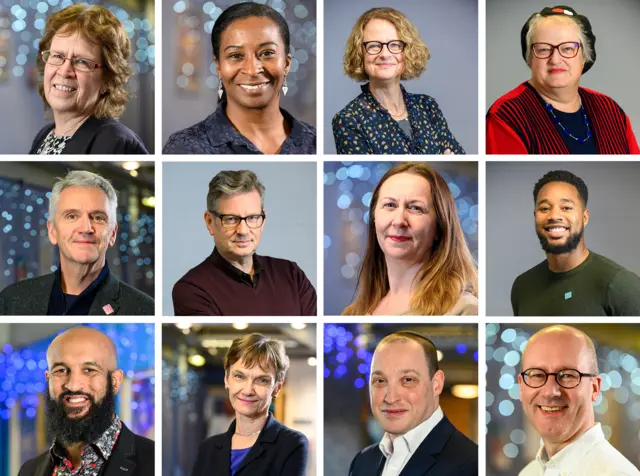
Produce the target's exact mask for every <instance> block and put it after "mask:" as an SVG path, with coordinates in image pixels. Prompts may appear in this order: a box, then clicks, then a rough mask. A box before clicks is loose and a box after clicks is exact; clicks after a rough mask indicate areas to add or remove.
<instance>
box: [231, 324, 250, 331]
mask: <svg viewBox="0 0 640 476" xmlns="http://www.w3.org/2000/svg"><path fill="white" fill-rule="evenodd" d="M247 327H249V324H247V323H246V322H235V323H234V324H233V328H234V329H236V330H238V331H243V330H245V329H246V328H247Z"/></svg>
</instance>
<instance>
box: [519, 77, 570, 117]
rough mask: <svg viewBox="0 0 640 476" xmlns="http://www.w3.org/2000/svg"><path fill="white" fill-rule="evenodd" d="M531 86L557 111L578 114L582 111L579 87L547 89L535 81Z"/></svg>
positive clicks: (530, 81)
mask: <svg viewBox="0 0 640 476" xmlns="http://www.w3.org/2000/svg"><path fill="white" fill-rule="evenodd" d="M529 84H531V86H533V87H534V89H535V90H536V91H538V94H540V96H542V99H544V100H545V101H546V102H547V103H549V104H551V105H552V106H553V107H554V108H555V109H557V110H558V111H562V112H576V111H578V110H579V109H580V106H581V105H582V101H581V100H580V94H579V93H578V85H576V86H575V87H566V88H545V87H544V86H543V85H541V84H537V83H536V82H534V81H533V80H529Z"/></svg>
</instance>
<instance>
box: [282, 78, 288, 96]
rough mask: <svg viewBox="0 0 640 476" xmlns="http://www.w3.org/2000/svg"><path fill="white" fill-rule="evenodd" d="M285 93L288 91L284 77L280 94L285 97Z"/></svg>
mask: <svg viewBox="0 0 640 476" xmlns="http://www.w3.org/2000/svg"><path fill="white" fill-rule="evenodd" d="M287 91H289V86H287V77H286V76H285V77H284V84H283V85H282V94H284V95H285V96H286V95H287Z"/></svg>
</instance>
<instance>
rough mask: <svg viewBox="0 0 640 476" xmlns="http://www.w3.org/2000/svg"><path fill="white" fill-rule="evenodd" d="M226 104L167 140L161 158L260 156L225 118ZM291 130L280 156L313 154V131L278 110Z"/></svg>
mask: <svg viewBox="0 0 640 476" xmlns="http://www.w3.org/2000/svg"><path fill="white" fill-rule="evenodd" d="M226 108H227V103H226V102H225V101H223V102H221V103H220V104H219V105H218V107H217V108H216V110H215V111H214V112H213V114H211V115H209V116H208V117H207V118H206V119H205V120H204V121H201V122H198V123H197V124H194V125H193V126H191V127H187V128H186V129H183V130H181V131H178V132H174V133H173V134H171V136H169V140H168V141H167V143H166V144H165V145H164V149H163V150H162V153H163V154H262V152H260V150H259V149H258V148H257V147H256V146H255V145H254V144H253V143H252V142H251V141H250V140H249V139H247V138H246V137H245V136H243V135H242V134H240V133H239V132H238V131H237V130H236V128H235V127H233V124H231V121H229V119H228V118H227V115H226V114H225V110H226ZM280 112H281V113H282V115H283V116H284V119H285V121H287V123H288V124H289V126H290V127H291V133H290V134H289V137H287V138H286V140H285V141H284V142H283V144H282V148H281V149H280V154H315V153H316V129H315V128H314V127H313V126H311V125H309V124H307V123H305V122H302V121H298V120H297V119H295V118H294V117H293V116H292V115H291V114H289V113H288V112H287V111H285V110H284V109H282V108H280Z"/></svg>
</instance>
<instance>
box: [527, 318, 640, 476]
mask: <svg viewBox="0 0 640 476" xmlns="http://www.w3.org/2000/svg"><path fill="white" fill-rule="evenodd" d="M518 383H519V384H520V401H521V402H522V409H523V411H524V414H525V416H526V417H527V420H529V422H530V423H531V424H532V425H533V427H534V428H535V429H536V431H537V432H538V433H539V434H540V437H541V438H542V446H541V447H540V450H539V451H538V454H537V455H536V459H535V460H533V461H531V462H530V463H529V464H528V465H527V466H526V467H525V468H524V469H523V470H522V471H521V472H520V476H543V475H552V474H553V475H565V474H566V475H568V474H571V475H576V476H577V475H579V476H613V475H616V476H640V472H638V470H637V469H636V468H635V467H634V466H633V464H632V463H631V462H630V461H629V460H628V459H626V458H625V457H624V456H623V455H622V454H621V453H620V452H619V451H618V450H616V449H615V448H614V447H613V446H612V445H611V444H610V443H609V442H608V441H607V440H606V438H605V436H604V432H603V430H602V426H601V425H600V423H596V421H595V415H594V410H593V403H594V402H595V401H596V400H597V399H598V396H599V394H600V387H601V384H602V378H601V377H600V376H599V375H598V360H597V358H596V350H595V347H594V345H593V341H592V340H591V339H590V338H589V336H588V335H586V334H585V333H584V332H582V331H580V330H578V329H576V328H574V327H570V326H562V325H560V326H550V327H546V328H544V329H542V330H541V331H539V332H537V333H535V334H534V335H533V336H532V337H531V338H530V339H529V341H528V342H527V346H526V348H525V350H524V353H523V355H522V373H520V375H518Z"/></svg>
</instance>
